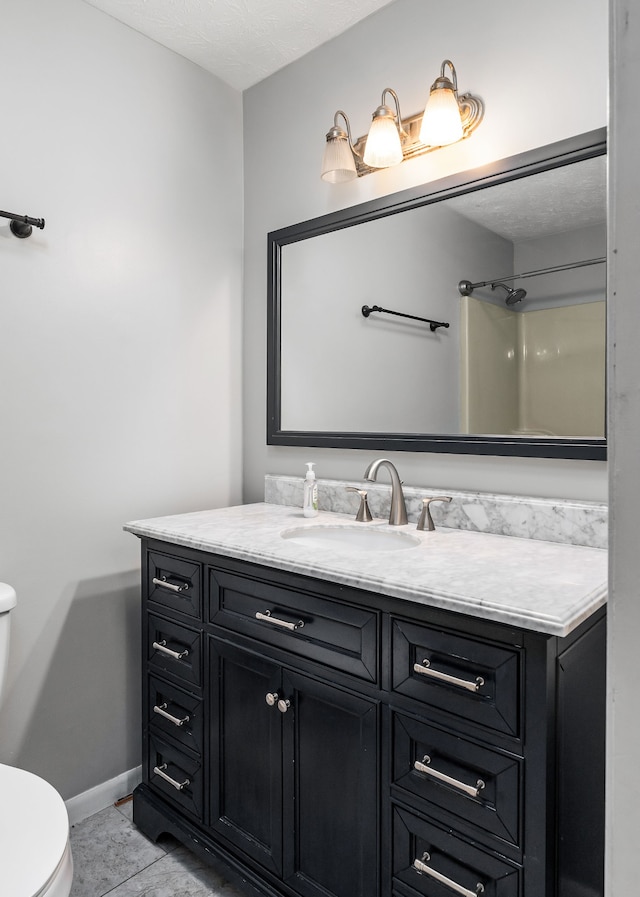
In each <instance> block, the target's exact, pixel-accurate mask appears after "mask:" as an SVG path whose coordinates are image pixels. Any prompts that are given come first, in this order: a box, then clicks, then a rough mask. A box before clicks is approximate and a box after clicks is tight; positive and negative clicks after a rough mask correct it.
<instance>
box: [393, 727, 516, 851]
mask: <svg viewBox="0 0 640 897" xmlns="http://www.w3.org/2000/svg"><path fill="white" fill-rule="evenodd" d="M522 762H523V761H522V760H520V759H519V758H517V757H513V756H510V755H508V754H502V753H499V752H498V751H492V750H489V749H488V748H485V747H481V746H480V745H478V744H475V743H474V742H472V741H467V739H465V738H460V737H459V736H457V735H452V734H450V733H448V732H445V731H444V730H443V729H440V728H438V727H437V726H433V725H430V724H429V723H425V722H423V721H421V720H416V719H413V718H412V717H407V716H404V715H402V714H394V715H393V776H392V784H393V788H394V790H395V791H396V793H397V794H398V796H403V797H404V798H405V799H406V800H409V801H414V802H415V801H417V802H418V805H420V804H422V803H423V802H428V803H429V804H430V805H431V806H432V809H431V810H429V809H428V808H426V807H425V808H424V812H425V813H427V814H428V815H429V814H431V815H433V813H434V812H435V813H436V815H437V814H438V811H439V810H442V811H445V812H447V813H449V814H450V815H451V816H453V817H456V818H457V819H459V820H462V821H464V823H466V824H467V825H469V824H470V825H472V826H475V827H476V828H477V831H476V832H474V837H478V838H479V839H480V840H483V841H487V842H488V843H491V835H494V836H495V837H496V838H499V839H501V840H502V841H503V842H507V843H509V844H512V845H514V846H516V847H517V846H518V845H519V844H520V843H521V822H520V820H521V794H522ZM436 808H437V809H436ZM420 809H421V810H423V807H422V806H420ZM453 821H454V822H455V820H453ZM500 847H502V845H500Z"/></svg>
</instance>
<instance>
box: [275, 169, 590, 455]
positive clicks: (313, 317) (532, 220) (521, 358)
mask: <svg viewBox="0 0 640 897" xmlns="http://www.w3.org/2000/svg"><path fill="white" fill-rule="evenodd" d="M605 158H606V157H605V156H604V155H602V154H599V155H592V156H589V157H587V158H582V159H579V160H577V161H573V162H572V163H571V164H563V165H561V166H559V167H550V168H548V169H547V170H544V169H543V170H537V171H536V172H535V173H534V174H530V175H528V176H526V177H520V176H519V177H516V178H511V179H508V180H504V181H502V182H500V181H498V182H497V183H496V182H492V183H491V184H490V185H489V186H486V187H483V188H482V189H473V190H471V191H470V192H464V190H459V191H452V194H451V195H448V196H446V198H443V199H442V200H440V201H432V202H428V203H427V204H415V205H414V206H412V207H409V208H406V209H404V210H403V211H402V213H401V214H386V215H382V216H379V217H374V218H372V220H366V216H365V220H358V221H357V224H355V223H354V224H353V225H350V226H340V227H339V228H338V229H331V228H329V229H326V230H322V232H319V233H314V234H313V235H312V236H309V237H308V238H303V239H297V240H293V241H291V242H286V241H283V242H282V245H280V247H279V252H280V256H279V265H278V271H277V273H278V277H277V278H276V280H277V285H278V287H279V297H277V298H279V303H278V312H279V316H278V325H279V326H278V329H279V349H280V353H279V359H278V361H279V369H278V372H279V377H274V376H273V374H274V371H273V370H272V372H271V384H272V386H273V385H274V384H275V382H276V381H277V380H279V396H278V397H276V398H277V399H279V401H277V400H276V401H273V398H274V397H273V396H272V397H271V398H272V402H271V408H272V410H274V409H275V410H279V420H278V421H276V423H277V427H275V428H274V432H277V433H278V434H280V438H276V439H275V440H273V441H275V442H276V443H277V442H281V443H282V444H308V445H323V444H325V445H326V444H336V445H340V444H343V445H344V444H345V442H344V441H343V440H344V438H345V437H346V438H347V440H348V438H349V435H350V434H351V436H352V437H355V438H356V443H357V444H354V442H353V438H352V440H351V444H352V445H353V447H364V445H370V446H371V447H372V448H373V447H374V442H375V441H376V440H377V442H375V447H380V448H383V447H388V448H401V449H402V448H413V447H414V446H415V447H416V448H418V449H423V450H424V449H427V450H429V449H431V450H456V451H457V450H462V451H473V450H478V446H480V449H479V450H480V451H482V452H483V453H491V454H505V453H507V454H530V455H531V454H534V455H535V454H541V455H545V454H546V455H556V456H558V457H598V456H602V454H601V453H600V452H595V453H593V452H591V451H590V450H587V451H586V454H581V451H582V450H581V451H578V452H577V453H575V454H574V453H573V452H572V451H571V446H572V445H573V446H574V447H575V446H584V445H591V446H594V445H595V446H597V445H598V444H600V447H601V448H603V446H604V436H605V343H606V329H605V305H606V304H605V297H606V265H605V264H604V259H605V257H606V173H605ZM356 208H357V207H356ZM465 282H466V287H467V288H466V289H463V288H462V284H464V283H465ZM459 285H461V286H460V287H459ZM469 287H471V289H469ZM463 293H467V294H466V295H463ZM363 308H364V309H365V312H364V313H363ZM421 319H424V320H421ZM429 321H434V322H437V324H438V326H437V327H434V326H432V325H430V324H429ZM272 336H274V337H276V335H275V334H272ZM270 342H271V343H272V345H271V350H274V348H275V346H276V343H277V342H278V340H277V337H276V338H274V339H273V340H270ZM276 416H277V415H276ZM287 433H289V434H291V436H292V437H293V436H294V434H300V435H299V437H296V438H292V440H291V441H289V442H287V441H286V438H287V437H286V435H285V434H287ZM302 434H306V441H305V436H304V435H302ZM311 434H315V437H314V435H311ZM323 434H324V435H323ZM327 434H334V435H335V437H336V440H337V441H331V437H328V439H329V441H324V440H325V437H326V436H327ZM271 435H273V433H272V434H271ZM425 437H426V443H425V444H424V445H422V444H420V445H419V443H422V442H423V439H424V438H425ZM449 437H450V439H449ZM485 437H486V438H485ZM358 438H363V439H364V440H365V442H364V443H359V442H357V439H358ZM367 439H368V441H367ZM394 440H395V442H394ZM398 440H400V442H398ZM405 442H406V443H407V444H406V445H405V444H404V443H405ZM449 442H451V443H452V447H451V448H447V447H446V446H447V444H448V443H449ZM429 443H432V444H429ZM563 444H564V445H565V446H569V448H568V449H567V450H566V451H565V452H563V451H562V449H561V446H562V445H563ZM457 446H463V447H462V448H461V449H460V448H458V447H457ZM474 446H475V449H474ZM505 446H507V448H506V449H505ZM549 446H551V447H552V450H551V451H549V450H548V447H549ZM554 447H555V448H554ZM536 448H539V449H540V451H537V450H536ZM523 449H524V450H523Z"/></svg>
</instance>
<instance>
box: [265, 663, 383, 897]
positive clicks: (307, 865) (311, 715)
mask: <svg viewBox="0 0 640 897" xmlns="http://www.w3.org/2000/svg"><path fill="white" fill-rule="evenodd" d="M282 691H283V696H284V698H285V699H286V700H288V701H289V702H290V706H289V708H288V710H287V712H286V713H285V714H283V716H282V725H283V730H284V751H285V753H284V762H285V767H284V816H283V822H284V826H283V827H284V830H285V832H291V833H292V834H293V837H292V838H291V839H285V844H284V849H285V854H284V872H283V878H284V881H285V882H286V883H287V884H288V885H290V886H291V887H292V888H294V889H295V890H296V891H297V892H298V893H299V894H302V895H304V897H327V895H335V897H375V895H376V894H378V881H379V876H378V826H377V819H378V785H377V779H378V762H377V720H378V706H377V704H376V703H375V702H374V701H370V700H366V699H364V698H360V697H357V696H356V695H353V694H350V693H348V692H344V691H342V690H341V689H337V688H334V687H332V686H329V685H325V684H323V683H320V682H316V681H315V680H312V679H308V678H306V677H304V676H302V675H298V674H295V673H290V672H285V673H284V674H283V687H282Z"/></svg>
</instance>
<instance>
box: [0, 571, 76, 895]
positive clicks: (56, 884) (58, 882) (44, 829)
mask: <svg viewBox="0 0 640 897" xmlns="http://www.w3.org/2000/svg"><path fill="white" fill-rule="evenodd" d="M15 605H16V593H15V591H14V590H13V589H12V588H11V586H8V585H6V584H5V583H2V582H0V705H1V703H2V687H3V685H4V680H5V674H6V671H7V665H8V660H9V619H10V616H11V610H12V609H13V608H14V607H15ZM0 716H1V714H0ZM72 878H73V859H72V857H71V847H70V844H69V817H68V815H67V808H66V807H65V805H64V801H63V800H62V798H61V797H60V795H59V794H58V792H57V791H56V790H55V788H53V787H52V786H51V785H49V783H48V782H45V781H44V780H43V779H40V778H38V776H35V775H33V773H30V772H25V771H24V770H22V769H15V768H14V767H12V766H5V765H3V764H0V894H6V895H7V897H9V895H11V897H69V893H70V891H71V880H72Z"/></svg>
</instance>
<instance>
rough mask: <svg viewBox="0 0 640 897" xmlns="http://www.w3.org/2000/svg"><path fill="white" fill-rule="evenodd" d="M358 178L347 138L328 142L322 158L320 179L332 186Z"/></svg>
mask: <svg viewBox="0 0 640 897" xmlns="http://www.w3.org/2000/svg"><path fill="white" fill-rule="evenodd" d="M357 176H358V172H357V171H356V163H355V161H354V158H353V153H352V152H351V147H350V146H349V141H348V140H347V138H346V137H332V138H330V139H329V140H327V143H326V146H325V148H324V155H323V157H322V171H321V173H320V177H321V178H322V180H323V181H328V182H329V183H330V184H341V183H343V182H344V181H352V180H353V179H354V178H356V177H357Z"/></svg>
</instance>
